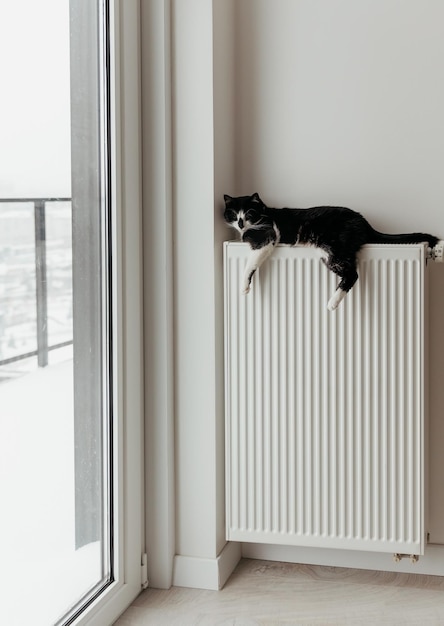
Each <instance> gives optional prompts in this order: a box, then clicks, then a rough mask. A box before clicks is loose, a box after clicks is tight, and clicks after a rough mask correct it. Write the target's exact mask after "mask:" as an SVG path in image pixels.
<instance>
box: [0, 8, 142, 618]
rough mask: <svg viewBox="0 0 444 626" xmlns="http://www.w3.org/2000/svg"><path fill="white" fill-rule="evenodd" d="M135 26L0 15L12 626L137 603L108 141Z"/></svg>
mask: <svg viewBox="0 0 444 626" xmlns="http://www.w3.org/2000/svg"><path fill="white" fill-rule="evenodd" d="M137 11H138V3H137V2H136V1H133V0H130V2H125V3H121V2H112V1H109V2H108V1H107V0H72V1H71V2H68V0H62V1H61V0H38V2H36V1H35V0H20V1H17V2H15V3H3V4H2V5H0V31H1V32H0V48H1V49H0V80H1V81H2V90H3V93H4V94H5V97H4V98H2V103H1V104H0V498H1V501H2V516H1V518H0V553H1V554H2V572H1V574H0V577H1V580H0V584H1V586H2V589H3V591H4V598H5V600H6V602H5V603H4V604H3V606H2V618H3V619H4V620H5V623H8V624H9V625H11V626H12V625H13V624H25V623H33V624H34V625H38V624H42V625H45V626H47V625H48V624H56V623H57V624H68V623H76V624H81V623H83V622H85V623H86V621H87V623H88V624H93V623H94V620H96V623H98V624H103V623H106V622H107V621H112V619H114V617H116V616H117V615H118V614H119V612H121V611H122V610H123V608H124V607H125V606H126V605H127V604H128V603H129V602H130V601H131V599H132V598H133V597H135V595H137V593H138V592H139V590H140V559H141V553H142V545H141V543H142V541H141V536H142V533H141V520H142V490H141V475H142V468H141V450H140V441H141V413H142V411H141V401H140V395H141V394H140V393H138V394H137V393H136V394H134V393H132V394H131V393H128V394H127V393H125V389H124V387H123V381H124V380H129V381H132V382H131V383H129V384H133V385H137V384H140V381H141V371H140V370H141V366H140V363H141V361H142V359H141V355H140V350H141V344H142V342H141V337H140V333H141V331H140V328H141V324H140V316H141V311H140V309H141V306H140V301H141V298H140V294H139V292H138V289H139V287H138V285H139V284H140V281H139V280H138V275H137V272H138V271H140V246H139V237H140V228H139V227H138V220H140V198H139V195H138V189H139V185H138V182H137V180H136V178H137V176H138V170H139V168H138V162H137V160H138V158H139V150H138V146H137V144H136V145H134V146H132V148H131V149H127V150H126V151H125V155H124V156H122V154H121V143H120V142H121V140H122V138H124V137H125V134H126V133H127V132H131V131H132V129H134V127H135V126H137V123H138V116H137V109H138V102H137V99H138V80H137V76H138V73H137V67H138V49H137V42H138V38H137V23H138V20H137ZM116 59H118V62H116ZM124 84H125V85H126V87H127V88H125V89H124V88H123V85H124ZM128 85H129V86H130V87H132V88H128ZM123 99H125V101H124V102H122V100H123ZM123 105H124V106H123ZM121 112H123V113H124V116H122V115H121ZM135 112H136V114H134V113H135ZM125 183H127V184H125ZM128 242H131V245H127V243H128ZM127 267H131V275H128V276H127V275H126V274H125V272H126V268H127ZM128 352H129V353H130V354H131V357H132V358H131V359H128V360H125V354H127V353H128ZM124 493H125V498H124V497H123V494H124ZM24 583H25V584H24ZM85 620H86V621H85Z"/></svg>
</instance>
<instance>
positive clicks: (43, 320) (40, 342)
mask: <svg viewBox="0 0 444 626" xmlns="http://www.w3.org/2000/svg"><path fill="white" fill-rule="evenodd" d="M50 202H71V198H63V197H61V198H0V209H1V205H2V204H32V205H33V206H34V245H35V283H36V288H35V294H36V295H35V300H36V337H37V349H36V350H31V351H26V352H23V353H21V354H17V355H14V356H11V357H9V358H6V359H1V360H0V367H1V366H2V365H8V364H10V363H14V362H17V361H20V360H23V359H28V358H30V357H34V356H36V357H37V363H38V366H39V367H46V365H48V355H49V352H50V351H51V350H56V349H57V348H62V347H65V346H69V345H71V344H72V343H73V340H72V338H71V339H70V340H68V341H63V342H60V343H56V344H52V345H49V341H48V277H47V245H46V244H47V239H46V205H47V204H48V203H50Z"/></svg>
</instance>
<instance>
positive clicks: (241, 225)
mask: <svg viewBox="0 0 444 626" xmlns="http://www.w3.org/2000/svg"><path fill="white" fill-rule="evenodd" d="M238 224H239V228H243V227H244V220H243V219H242V218H241V217H240V218H239V221H238Z"/></svg>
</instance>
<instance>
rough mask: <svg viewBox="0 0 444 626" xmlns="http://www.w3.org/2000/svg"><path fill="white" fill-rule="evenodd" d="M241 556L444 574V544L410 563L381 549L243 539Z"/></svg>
mask: <svg viewBox="0 0 444 626" xmlns="http://www.w3.org/2000/svg"><path fill="white" fill-rule="evenodd" d="M242 556H243V557H245V558H248V559H263V560H265V561H282V562H285V563H303V564H310V565H328V566H331V567H351V568H354V569H369V570H375V571H383V572H399V573H407V574H428V575H432V576H444V546H443V545H437V544H430V545H427V546H426V549H425V554H424V556H420V557H419V561H418V562H417V563H411V562H410V559H409V558H403V559H402V560H401V561H399V562H398V563H396V562H395V561H394V560H393V555H391V554H381V553H380V552H378V553H376V552H355V551H352V550H331V549H326V548H299V547H296V546H278V545H268V544H258V543H243V544H242Z"/></svg>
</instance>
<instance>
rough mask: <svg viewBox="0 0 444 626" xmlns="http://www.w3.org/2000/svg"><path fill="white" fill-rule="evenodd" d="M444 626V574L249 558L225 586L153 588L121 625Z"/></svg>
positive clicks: (146, 592)
mask: <svg viewBox="0 0 444 626" xmlns="http://www.w3.org/2000/svg"><path fill="white" fill-rule="evenodd" d="M281 624H285V625H286V626H289V625H294V626H320V625H322V626H330V625H334V626H343V625H350V626H361V625H364V624H365V625H368V624H371V625H373V624H374V625H375V626H376V625H378V626H379V625H380V624H382V625H398V624H399V625H404V624H408V625H418V626H422V625H423V624H433V625H436V626H441V625H442V626H444V578H441V577H435V576H420V575H418V574H415V575H412V574H394V573H390V572H371V571H365V570H353V569H344V568H335V567H321V566H310V565H294V564H288V563H275V562H271V561H256V560H249V559H243V560H242V561H241V562H240V563H239V565H238V566H237V568H236V570H235V571H234V573H233V575H232V576H231V578H230V579H229V581H228V582H227V584H226V585H225V587H224V588H223V589H222V591H202V590H198V589H184V588H179V587H173V588H171V589H170V590H168V591H163V590H157V589H147V590H146V591H144V592H143V593H141V595H140V596H139V597H138V598H137V599H136V600H135V601H134V603H133V604H132V605H131V606H130V607H129V608H128V610H127V611H125V613H124V614H123V615H122V616H121V617H120V619H118V620H117V622H115V626H147V625H150V626H151V625H153V626H195V625H198V626H216V625H217V626H257V625H260V626H279V625H281Z"/></svg>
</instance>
